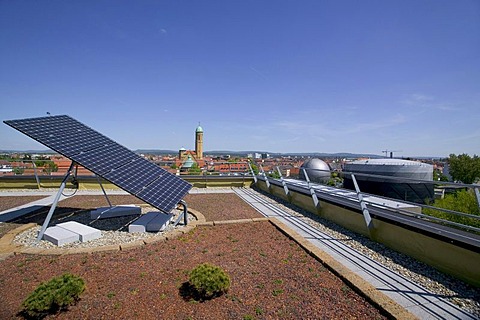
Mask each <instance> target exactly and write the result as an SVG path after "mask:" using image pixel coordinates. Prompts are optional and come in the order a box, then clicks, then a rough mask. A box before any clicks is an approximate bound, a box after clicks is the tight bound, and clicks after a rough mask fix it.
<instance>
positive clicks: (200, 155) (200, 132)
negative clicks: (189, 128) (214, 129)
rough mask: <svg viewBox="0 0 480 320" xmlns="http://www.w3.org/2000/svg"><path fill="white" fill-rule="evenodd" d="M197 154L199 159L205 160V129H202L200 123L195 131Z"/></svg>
mask: <svg viewBox="0 0 480 320" xmlns="http://www.w3.org/2000/svg"><path fill="white" fill-rule="evenodd" d="M195 153H196V155H197V159H203V129H202V127H200V123H199V124H198V127H197V129H195Z"/></svg>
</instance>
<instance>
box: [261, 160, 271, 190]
mask: <svg viewBox="0 0 480 320" xmlns="http://www.w3.org/2000/svg"><path fill="white" fill-rule="evenodd" d="M260 170H262V171H261V172H262V175H263V177H264V178H265V183H266V184H267V188H268V189H270V181H268V177H267V175H266V173H265V170H263V167H262V165H260Z"/></svg>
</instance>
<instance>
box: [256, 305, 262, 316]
mask: <svg viewBox="0 0 480 320" xmlns="http://www.w3.org/2000/svg"><path fill="white" fill-rule="evenodd" d="M255 314H256V315H257V316H261V315H262V314H263V309H262V308H260V307H255Z"/></svg>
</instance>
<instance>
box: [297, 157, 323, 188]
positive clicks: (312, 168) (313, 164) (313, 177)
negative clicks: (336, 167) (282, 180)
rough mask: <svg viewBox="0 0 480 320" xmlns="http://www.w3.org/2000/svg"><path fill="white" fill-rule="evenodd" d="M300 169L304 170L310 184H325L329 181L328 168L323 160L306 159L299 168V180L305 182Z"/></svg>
mask: <svg viewBox="0 0 480 320" xmlns="http://www.w3.org/2000/svg"><path fill="white" fill-rule="evenodd" d="M302 169H305V171H306V172H307V175H308V178H309V179H310V181H312V182H318V183H326V182H328V180H329V179H330V166H329V165H328V164H327V163H326V162H325V161H323V160H320V159H317V158H313V159H308V160H306V161H305V162H304V163H303V164H302V165H301V166H300V179H301V180H307V179H306V178H305V174H304V173H303V170H302Z"/></svg>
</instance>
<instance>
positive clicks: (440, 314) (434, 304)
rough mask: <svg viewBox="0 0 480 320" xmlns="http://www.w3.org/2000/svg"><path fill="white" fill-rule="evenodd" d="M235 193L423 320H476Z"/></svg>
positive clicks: (271, 205) (254, 197)
mask: <svg viewBox="0 0 480 320" xmlns="http://www.w3.org/2000/svg"><path fill="white" fill-rule="evenodd" d="M233 190H234V191H235V193H236V194H237V195H238V196H239V197H240V198H242V199H243V200H244V201H245V202H247V203H248V204H250V205H251V206H252V207H253V208H255V209H256V210H258V211H259V212H260V213H262V214H263V215H264V216H265V217H275V218H277V219H279V220H280V221H281V222H282V223H284V224H285V225H287V226H288V227H290V228H291V229H293V230H295V231H296V232H297V233H298V234H300V235H301V236H302V237H304V238H305V239H307V240H308V241H310V242H311V243H312V244H314V245H315V246H317V247H318V248H319V249H321V250H323V251H325V252H326V253H328V254H329V255H330V256H332V257H333V258H334V259H335V260H337V261H338V262H340V263H342V264H343V265H344V266H345V267H347V268H349V269H350V270H351V271H352V272H354V273H355V274H357V275H358V276H360V277H362V278H363V279H364V280H366V281H368V282H369V283H370V284H372V285H373V286H374V287H375V288H377V289H378V290H379V291H381V292H383V293H384V294H386V295H387V296H389V297H390V298H392V299H393V300H395V301H396V302H397V303H398V304H400V305H401V306H403V307H404V308H405V309H407V310H408V311H410V312H411V313H412V314H414V315H415V316H417V317H418V318H420V319H477V317H475V316H474V315H472V314H470V313H468V312H466V311H464V310H462V309H460V308H459V307H457V306H456V305H454V304H452V303H450V302H448V301H447V300H445V299H444V298H442V297H440V296H438V295H437V294H434V293H431V292H429V291H427V290H426V289H425V288H423V287H421V286H419V285H418V284H416V283H414V282H412V281H411V280H409V279H408V278H405V277H403V276H401V275H399V274H397V273H395V272H393V271H391V270H390V269H387V268H386V267H384V266H383V265H382V264H380V263H378V262H376V261H375V260H372V259H370V258H369V257H367V256H365V255H363V254H362V253H360V252H359V251H357V250H355V249H352V248H351V247H349V246H347V245H346V244H345V243H343V242H342V241H339V240H337V239H335V238H333V237H331V236H330V235H328V234H325V233H323V232H321V231H319V230H318V229H316V228H314V227H312V226H311V225H309V224H307V223H306V222H305V221H303V220H302V219H301V218H299V217H296V216H292V215H291V214H289V213H287V212H285V211H284V210H282V209H280V208H279V207H277V206H276V205H275V203H276V202H275V201H274V200H266V199H264V198H263V197H262V196H260V194H259V193H258V192H256V191H255V190H252V189H245V188H233Z"/></svg>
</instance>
